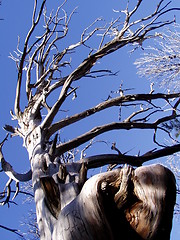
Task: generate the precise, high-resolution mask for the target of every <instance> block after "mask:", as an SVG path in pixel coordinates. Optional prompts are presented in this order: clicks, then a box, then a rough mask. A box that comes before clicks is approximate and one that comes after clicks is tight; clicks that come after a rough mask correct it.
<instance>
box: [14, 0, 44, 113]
mask: <svg viewBox="0 0 180 240" xmlns="http://www.w3.org/2000/svg"><path fill="white" fill-rule="evenodd" d="M45 2H46V0H43V2H42V4H41V8H40V11H39V13H38V16H37V19H36V20H35V14H36V9H37V0H36V1H35V4H34V11H33V17H32V26H31V29H30V30H29V32H28V34H27V36H26V40H25V43H24V50H23V54H22V57H21V60H20V64H19V70H18V81H17V87H16V98H15V103H14V112H15V114H16V116H17V117H19V116H20V115H21V110H20V92H21V82H22V75H23V66H24V61H25V58H26V55H27V48H28V43H29V39H30V37H31V35H32V33H33V32H34V29H35V27H36V26H37V24H38V23H39V20H40V17H41V15H42V12H43V8H44V5H45Z"/></svg>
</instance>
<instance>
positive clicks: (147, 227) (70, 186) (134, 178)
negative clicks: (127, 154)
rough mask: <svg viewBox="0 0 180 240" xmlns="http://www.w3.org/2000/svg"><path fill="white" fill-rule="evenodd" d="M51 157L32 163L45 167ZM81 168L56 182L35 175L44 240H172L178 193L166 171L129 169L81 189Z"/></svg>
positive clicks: (72, 167) (68, 169) (101, 177)
mask: <svg viewBox="0 0 180 240" xmlns="http://www.w3.org/2000/svg"><path fill="white" fill-rule="evenodd" d="M48 157H49V155H48V154H44V155H43V154H42V155H40V154H37V155H36V156H35V157H34V160H33V161H34V162H36V163H38V166H39V165H41V164H42V162H43V164H44V166H45V165H47V162H48V161H49V158H48ZM45 163H46V164H45ZM81 168H82V166H81V167H80V166H79V164H77V165H76V163H73V164H72V165H71V164H70V165H69V166H67V167H65V166H64V168H63V170H60V171H61V172H60V171H59V172H58V174H54V175H53V176H52V177H49V176H47V177H46V176H45V175H44V173H43V174H42V171H40V172H36V171H35V170H34V172H33V179H34V180H33V186H34V191H35V202H36V212H37V220H38V221H37V222H38V225H39V229H40V235H41V240H42V239H43V240H49V239H53V240H58V239H59V240H60V239H61V240H75V239H84V240H89V239H96V240H98V239H99V240H100V239H122V240H123V239H133V240H134V239H155V240H159V239H170V231H171V225H172V217H173V209H174V204H175V198H176V187H175V179H174V176H173V174H172V173H171V172H170V171H169V170H168V169H167V168H165V167H163V166H161V165H150V166H144V167H139V168H137V169H135V170H134V169H133V168H132V167H130V166H127V165H125V166H124V167H123V168H118V169H116V170H113V171H109V172H106V173H101V174H98V175H95V176H93V177H91V178H90V179H88V180H87V181H86V182H85V184H84V185H83V187H82V189H81V186H80V179H79V176H80V172H81ZM62 171H64V173H65V175H63V174H62ZM41 175H42V176H41ZM37 176H40V177H39V178H37ZM62 176H64V177H62ZM57 195H59V196H57ZM162 236H163V237H162Z"/></svg>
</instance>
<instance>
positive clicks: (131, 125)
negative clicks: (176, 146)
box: [56, 122, 157, 156]
mask: <svg viewBox="0 0 180 240" xmlns="http://www.w3.org/2000/svg"><path fill="white" fill-rule="evenodd" d="M156 128H157V125H156V124H155V123H136V122H127V123H125V122H120V123H118V122H113V123H110V124H105V125H102V126H97V127H95V128H93V129H92V130H90V131H89V132H86V133H84V134H82V135H80V136H78V137H77V138H74V139H72V140H70V141H69V142H66V143H62V144H60V145H59V146H57V148H56V155H57V156H59V155H61V154H62V153H64V152H66V151H68V150H70V149H73V148H76V147H78V146H80V145H82V144H83V143H85V142H87V141H89V140H91V139H92V138H94V137H96V136H98V135H100V134H102V133H105V132H108V131H112V130H117V129H126V130H130V129H156Z"/></svg>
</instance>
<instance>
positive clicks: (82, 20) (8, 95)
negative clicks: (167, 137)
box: [0, 0, 180, 240]
mask: <svg viewBox="0 0 180 240" xmlns="http://www.w3.org/2000/svg"><path fill="white" fill-rule="evenodd" d="M47 2H48V9H53V8H54V9H56V7H57V5H58V4H61V3H62V1H57V0H47ZM125 2H126V1H125V0H123V1H119V0H113V1H111V0H98V1H95V0H91V1H90V2H89V1H85V0H77V1H73V0H69V1H68V3H67V5H65V6H64V9H65V10H66V11H67V12H68V13H70V12H71V11H72V10H73V9H74V8H75V7H76V6H77V7H78V8H77V10H76V14H74V16H73V18H72V22H71V23H70V31H69V35H68V36H69V37H68V38H67V42H63V43H62V45H63V46H65V45H68V44H73V43H76V42H77V41H78V40H79V37H80V34H81V33H82V31H83V30H84V29H85V28H86V27H87V26H89V25H90V24H91V23H92V22H93V21H94V20H95V19H96V18H98V17H103V18H104V20H105V21H107V22H110V21H111V20H112V19H115V18H116V17H117V13H115V12H113V9H115V10H121V9H122V5H125ZM157 2H158V1H157V0H156V1H154V4H156V3H157ZM175 4H177V0H174V1H173V3H172V6H175ZM154 6H155V5H154ZM152 8H153V6H152V1H149V0H144V4H143V6H142V8H141V9H140V12H139V16H141V15H142V14H146V13H147V12H150V11H151V9H152ZM32 9H33V0H31V1H30V0H13V1H12V0H2V6H0V18H3V19H4V20H3V21H0V33H1V35H0V72H1V75H0V76H1V79H0V81H1V88H0V126H1V127H3V126H4V125H5V124H12V123H11V116H10V113H9V112H10V109H13V103H14V97H15V87H16V81H17V70H16V65H15V63H14V62H13V61H12V60H11V59H9V58H8V56H9V54H10V52H11V53H13V51H14V50H16V46H17V40H18V36H20V46H22V45H23V41H24V38H25V36H26V34H27V32H28V29H29V27H30V24H31V13H32ZM137 16H138V15H137ZM176 20H177V23H180V13H176ZM96 39H97V41H98V36H97V38H94V40H92V42H91V43H92V44H93V45H95V44H96V42H95V40H96ZM147 44H148V43H147ZM59 47H60V48H61V47H62V46H61V43H60V45H59ZM129 50H130V49H129V48H124V49H122V50H120V51H118V52H117V53H114V54H112V55H111V56H110V57H106V58H105V59H104V60H102V61H101V64H102V66H103V68H104V69H106V68H108V69H111V70H113V71H115V72H116V71H119V74H118V76H117V77H114V78H112V77H107V78H105V79H96V80H92V79H91V80H87V81H86V79H84V80H83V81H84V82H82V84H81V89H82V91H81V90H78V91H79V92H78V98H77V100H75V101H76V102H75V104H74V103H73V104H74V105H75V107H76V108H75V109H76V110H74V109H71V113H73V111H74V113H75V112H76V111H77V109H78V110H79V111H81V110H83V109H84V108H85V107H87V108H88V107H92V106H94V105H96V104H97V103H99V102H101V101H102V100H103V99H106V98H107V96H108V95H109V93H110V91H111V90H114V91H115V90H117V89H118V87H119V85H120V84H121V83H122V81H123V84H124V88H134V89H135V90H133V92H134V93H145V92H149V82H148V81H147V80H146V79H139V78H138V76H137V75H136V69H135V66H134V65H133V62H134V60H135V59H136V58H137V57H139V56H140V54H141V51H136V52H135V53H134V54H130V53H128V51H129ZM85 57H86V55H84V52H83V51H80V52H77V54H75V55H73V59H72V69H73V68H74V67H76V66H77V65H78V64H79V63H80V61H82V60H83V58H85ZM76 85H77V86H79V85H80V83H77V84H76ZM128 93H131V91H130V92H128ZM82 99H83V100H82ZM82 103H83V104H82ZM69 104H70V102H68V103H67V104H66V105H65V106H64V108H65V109H68V110H69V109H70V105H69ZM84 104H85V106H84ZM66 114H67V113H66ZM68 114H69V112H68ZM117 120H118V108H115V109H113V110H112V111H111V113H108V114H107V113H106V112H105V113H102V115H97V118H96V119H94V118H90V119H89V121H88V122H86V121H83V122H82V123H81V131H82V132H83V131H85V130H88V129H91V128H92V127H93V126H94V125H95V123H96V124H97V125H99V124H102V123H103V122H104V121H105V122H104V123H108V122H110V121H117ZM13 124H15V123H13ZM78 131H79V127H78V125H76V126H75V127H74V126H72V128H69V129H65V130H64V131H63V132H62V138H64V139H70V138H72V137H75V136H76V134H78V133H79V132H78ZM4 136H5V131H4V130H3V129H2V128H0V140H2V139H3V138H4ZM103 139H104V140H107V141H109V145H108V146H107V145H106V144H102V143H97V144H96V146H95V147H94V148H92V149H90V150H89V152H88V154H89V155H92V154H98V153H108V152H110V153H111V150H110V148H111V142H112V141H110V140H109V137H108V134H104V136H103V137H101V136H100V137H98V138H97V140H99V141H100V140H103ZM111 139H113V141H115V142H117V146H118V148H119V149H120V150H121V151H122V152H126V151H129V150H131V149H133V150H132V151H131V154H137V153H138V151H139V150H141V152H146V150H150V149H152V145H151V144H152V139H151V134H150V133H149V132H146V133H144V132H143V133H141V134H139V132H137V131H134V132H127V131H121V133H119V132H118V133H117V132H113V133H111ZM62 140H63V139H62ZM4 155H5V158H6V160H7V161H9V162H11V164H12V165H13V166H14V168H15V170H17V171H19V172H23V171H27V170H28V169H29V162H28V156H27V153H26V150H25V149H24V148H23V147H22V141H21V139H20V140H19V139H17V138H14V139H12V140H11V141H9V142H7V143H6V145H5V146H4ZM157 161H159V160H157ZM161 161H164V163H165V162H166V159H161ZM93 173H95V171H94V172H93ZM5 181H7V178H6V177H4V174H3V173H0V186H1V190H2V189H3V186H4V185H3V184H4V183H5ZM24 199H25V198H24V197H23V199H22V198H21V197H20V196H18V197H17V199H16V202H17V204H18V205H17V206H16V205H13V204H11V205H10V208H9V209H8V208H7V206H4V207H1V208H0V225H5V226H8V227H11V228H19V225H20V222H23V221H24V220H23V216H25V217H26V216H27V211H28V210H29V209H31V208H33V204H27V203H24V204H22V201H23V200H24ZM179 221H180V220H179ZM179 221H178V220H177V219H175V220H174V224H173V226H174V227H173V231H172V237H171V239H172V240H179V238H180V229H179V228H178V226H179ZM0 238H1V239H2V240H7V239H11V240H14V239H18V237H17V236H16V235H14V234H12V233H9V232H7V231H5V230H3V229H1V228H0Z"/></svg>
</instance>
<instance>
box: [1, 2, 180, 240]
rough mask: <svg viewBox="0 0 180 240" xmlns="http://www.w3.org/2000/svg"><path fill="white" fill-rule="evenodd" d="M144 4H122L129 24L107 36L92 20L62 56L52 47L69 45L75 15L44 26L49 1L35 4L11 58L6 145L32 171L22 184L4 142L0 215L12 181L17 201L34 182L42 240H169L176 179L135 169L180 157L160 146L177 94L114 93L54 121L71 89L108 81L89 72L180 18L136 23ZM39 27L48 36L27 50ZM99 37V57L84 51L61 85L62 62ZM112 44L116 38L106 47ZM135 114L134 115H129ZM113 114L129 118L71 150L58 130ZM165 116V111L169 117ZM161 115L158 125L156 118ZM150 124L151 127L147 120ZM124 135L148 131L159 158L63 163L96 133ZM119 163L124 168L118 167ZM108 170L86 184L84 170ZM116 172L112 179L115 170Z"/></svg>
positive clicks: (161, 11)
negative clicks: (19, 152) (14, 140)
mask: <svg viewBox="0 0 180 240" xmlns="http://www.w3.org/2000/svg"><path fill="white" fill-rule="evenodd" d="M142 2H143V1H142V0H138V1H137V4H136V5H135V6H134V7H133V8H132V9H131V10H130V9H129V8H130V7H129V6H128V4H127V8H126V9H125V10H124V11H122V12H120V14H124V16H125V18H124V22H123V23H121V22H120V20H119V18H117V19H116V20H114V21H112V22H111V23H110V24H109V25H108V26H107V25H105V26H103V27H95V25H96V24H97V22H99V19H97V20H95V22H94V23H92V24H91V25H90V26H89V27H87V28H86V29H85V30H84V32H83V33H82V35H81V37H80V40H79V42H77V43H73V44H71V45H69V46H67V47H65V48H64V49H63V50H61V51H60V50H59V48H58V42H59V41H61V40H62V39H64V38H65V37H66V36H67V34H68V29H69V22H70V20H71V18H72V16H73V13H74V11H73V12H72V13H71V14H70V16H67V13H66V12H65V11H64V10H63V11H62V9H63V7H64V5H65V3H66V1H64V3H63V4H62V5H61V6H60V7H59V8H58V9H57V11H56V13H55V15H53V12H52V13H50V15H49V16H48V14H47V9H46V6H45V4H46V0H43V1H42V3H41V5H40V7H39V10H38V6H37V5H38V4H37V0H35V4H34V10H33V14H32V26H31V28H30V30H29V32H28V34H27V36H26V39H25V42H24V48H23V50H20V49H19V42H18V46H17V51H16V53H17V55H11V58H12V59H13V60H14V61H15V62H16V64H17V67H18V79H17V88H16V98H15V104H14V113H13V112H11V115H12V117H13V120H16V121H17V123H18V125H17V126H16V127H14V126H10V125H6V126H5V127H4V128H5V130H6V131H8V132H10V133H11V136H20V137H21V138H22V139H23V143H24V146H25V147H26V149H27V151H28V154H29V161H30V170H29V171H28V172H27V173H26V174H18V173H16V172H15V171H14V170H13V167H12V166H11V165H10V164H9V163H8V162H7V161H6V160H5V158H4V156H3V153H2V146H3V144H4V141H3V142H2V143H1V155H0V157H1V164H2V169H3V171H4V172H5V173H6V174H7V175H8V176H9V181H8V183H7V184H6V186H5V190H4V194H3V195H2V196H1V199H2V201H1V205H4V204H7V203H8V202H9V201H10V199H11V183H12V181H15V183H16V186H17V190H16V193H15V195H14V197H16V195H17V194H18V191H19V182H23V181H29V180H31V179H32V185H33V189H34V199H35V204H36V215H37V223H38V227H39V232H40V238H41V240H43V239H46V240H49V239H54V240H58V239H65V240H70V239H73V240H74V239H96V240H97V239H158V240H159V239H169V238H170V231H171V224H172V217H173V209H174V204H175V199H176V185H175V178H174V175H173V173H172V172H171V171H170V170H168V169H167V168H165V167H163V166H161V165H150V166H141V165H142V164H143V163H144V162H147V161H149V160H152V159H156V158H159V157H163V156H167V155H171V154H173V153H176V152H178V151H179V150H180V144H179V143H177V144H175V145H172V146H162V144H160V143H159V142H158V141H157V133H158V132H159V131H163V132H165V133H167V135H168V136H169V137H170V138H172V136H171V134H170V132H168V130H167V129H166V128H165V127H163V123H166V122H168V121H169V120H172V119H176V118H177V117H178V116H179V115H178V106H179V97H180V93H179V92H177V93H172V94H164V93H153V91H151V92H150V93H148V94H144V93H143V94H131V95H126V94H125V93H124V92H123V91H122V89H120V91H119V93H121V94H120V96H118V97H114V98H109V99H107V100H105V101H103V102H101V103H99V104H98V105H96V106H94V107H92V108H90V109H86V110H84V111H83V112H79V113H77V114H74V115H72V116H69V117H66V118H61V116H60V115H59V110H60V109H62V106H63V104H64V102H65V100H67V99H68V98H69V97H70V96H72V95H73V94H74V95H76V91H77V89H76V88H75V87H73V83H74V82H75V81H80V80H82V78H83V77H90V78H92V77H100V76H101V77H103V76H104V77H105V76H106V75H111V74H113V73H112V72H111V71H109V70H102V69H100V70H94V69H93V68H94V66H95V65H96V63H97V61H99V60H100V59H102V58H104V57H105V56H107V55H109V54H111V53H113V52H115V51H120V49H121V48H123V47H124V46H127V45H129V44H137V45H141V44H142V42H143V41H145V40H146V39H149V38H152V36H153V31H154V30H158V29H159V28H160V27H163V26H165V25H168V24H171V23H172V22H173V21H174V20H172V21H169V20H168V21H166V20H165V21H162V20H161V17H163V16H164V15H165V14H166V13H169V12H171V11H173V10H178V8H169V4H170V3H167V4H166V3H165V1H164V0H161V1H160V2H159V3H158V5H157V7H156V9H155V10H154V12H153V13H152V14H150V15H148V16H145V17H143V18H141V19H137V20H135V19H134V15H135V13H136V12H137V11H138V10H139V8H140V6H141V4H142ZM62 13H63V16H62V15H61V14H62ZM42 18H44V32H43V34H42V35H41V36H39V37H38V38H36V39H35V40H34V41H32V39H33V37H34V33H35V31H36V28H37V27H38V25H39V24H40V23H41V20H42ZM132 29H133V31H132ZM98 33H101V40H100V43H99V47H98V48H97V46H96V48H90V52H89V55H88V56H87V57H86V58H85V59H84V60H83V61H82V62H81V63H80V64H79V65H78V66H77V67H76V68H75V69H73V70H72V71H71V72H70V73H69V74H67V75H63V74H62V72H63V68H64V67H67V66H69V65H70V61H68V60H67V59H68V58H67V57H68V55H69V54H70V53H72V51H75V50H76V49H77V48H79V47H82V46H85V47H87V45H88V41H89V40H90V38H92V37H94V36H96V34H98ZM109 35H111V36H113V38H112V39H111V40H110V41H108V39H109V38H108V36H109ZM19 56H20V57H19ZM34 70H35V74H36V79H34V75H35V74H32V72H33V71H34ZM24 85H25V89H26V96H27V103H26V107H25V108H24V109H22V108H21V101H22V94H21V90H22V86H24ZM55 90H59V92H60V93H59V96H58V97H57V99H56V101H55V102H54V103H52V101H50V103H49V102H48V99H49V97H50V96H51V95H52V94H53V93H54V92H55ZM159 99H160V100H162V101H163V102H164V103H165V105H166V107H165V108H163V107H164V105H163V107H162V106H159V105H157V100H159ZM23 101H24V100H23ZM162 101H161V102H162ZM23 105H25V103H24V102H23ZM134 105H137V108H136V110H135V111H134ZM113 106H119V107H121V108H122V107H123V106H133V112H131V113H130V115H129V116H128V117H126V118H125V119H123V120H121V121H118V122H112V123H108V124H104V125H100V126H95V127H94V128H93V129H91V130H89V131H87V132H85V133H84V134H82V135H79V136H77V137H76V138H74V139H71V140H70V141H66V142H61V141H59V140H58V131H59V130H61V129H63V128H65V127H67V126H70V125H71V124H74V123H77V122H78V121H80V120H82V119H86V118H88V117H89V116H92V115H94V114H96V113H97V112H102V111H103V110H105V109H110V108H111V107H113ZM139 106H140V108H139ZM166 109H171V111H169V112H168V114H167V111H166ZM157 112H158V114H161V116H159V115H157V117H156V113H157ZM44 114H45V117H44ZM152 116H153V119H156V120H154V121H153V122H151V121H150V120H149V119H150V118H151V117H152ZM57 119H60V120H57ZM120 129H126V130H131V129H151V130H154V135H153V140H154V143H156V144H157V146H158V147H159V149H158V150H150V151H149V152H147V153H145V154H143V155H138V156H131V155H128V154H122V153H121V152H120V151H119V150H118V149H117V148H116V145H115V144H113V146H112V148H113V149H114V150H116V151H117V154H103V155H95V156H90V157H86V158H84V157H82V158H81V159H80V160H77V161H70V162H66V161H65V156H66V153H70V151H71V150H72V149H75V148H78V147H80V146H81V145H82V144H84V143H87V142H88V141H91V140H92V139H93V138H95V137H96V136H98V135H100V134H102V133H105V132H108V131H112V130H120ZM52 139H53V140H52ZM124 163H126V164H128V165H125V166H123V167H122V166H121V165H122V164H124ZM108 164H110V165H109V168H108V171H107V172H105V173H101V174H98V175H95V176H93V177H91V178H89V179H88V178H87V171H88V170H89V169H92V168H98V167H101V166H104V165H108ZM114 164H115V165H116V166H117V168H116V169H113V168H114ZM118 166H119V167H118ZM136 167H137V168H136Z"/></svg>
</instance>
